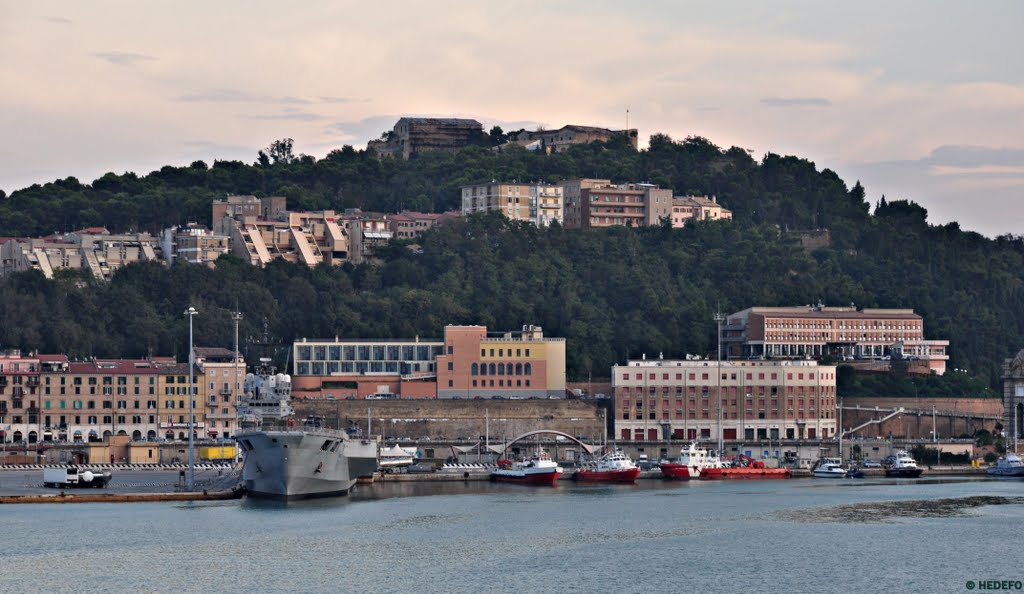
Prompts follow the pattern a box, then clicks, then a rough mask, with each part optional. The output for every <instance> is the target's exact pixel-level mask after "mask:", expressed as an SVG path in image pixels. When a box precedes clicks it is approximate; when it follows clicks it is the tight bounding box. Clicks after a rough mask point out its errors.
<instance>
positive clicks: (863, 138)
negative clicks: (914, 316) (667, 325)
mask: <svg viewBox="0 0 1024 594" xmlns="http://www.w3.org/2000/svg"><path fill="white" fill-rule="evenodd" d="M1022 25H1024V2H1019V1H1016V0H1006V1H987V2H979V3H967V2H946V1H936V0H928V1H905V2H889V1H886V2H880V1H860V2H856V3H854V2H846V3H837V2H820V1H807V2H796V1H775V2H753V1H750V2H734V1H730V0H722V1H718V2H683V1H679V0H675V1H665V2H661V1H651V2H643V1H637V2H621V1H603V0H589V1H582V2H576V1H563V2H542V1H536V2H533V1H523V2H500V3H499V2H451V1H447V0H432V1H430V2H392V1H391V0H377V1H375V2H343V1H323V2H321V1H316V0H306V1H303V2H297V3H284V2H279V1H275V2H268V1H265V0H247V1H246V2H236V1H234V0H222V1H218V2H208V1H193V0H179V1H176V2H137V1H130V2H129V1H120V2H112V1H106V0H91V1H90V2H80V1H77V0H76V1H66V2H61V1H53V2H22V1H17V0H0V137H2V138H3V142H0V189H2V190H4V191H6V192H7V193H8V194H10V193H11V192H12V191H14V190H17V189H19V188H22V187H25V186H28V185H30V184H33V183H45V182H48V181H53V180H55V179H59V178H64V177H67V176H75V177H77V178H78V179H79V180H80V181H82V182H91V181H92V180H94V179H96V178H98V177H100V176H102V175H103V174H104V173H106V172H108V171H113V172H116V173H123V172H125V171H134V172H136V173H138V174H140V175H144V174H146V173H148V172H150V171H153V170H156V169H159V168H160V167H162V166H163V165H187V164H189V163H191V162H192V161H194V160H197V159H202V160H204V161H206V162H207V163H212V162H213V161H214V160H215V159H240V160H243V161H246V162H250V163H251V162H254V161H255V160H256V154H257V151H258V150H260V149H261V148H264V147H266V146H268V145H269V144H270V143H271V142H272V141H274V140H276V139H280V138H293V139H294V140H295V150H296V152H300V153H306V154H309V155H313V156H315V157H322V156H324V155H326V154H327V153H328V152H330V151H331V150H333V149H335V148H340V147H341V146H343V145H345V144H350V145H353V146H355V147H356V148H365V146H366V142H367V141H368V140H370V139H372V138H376V137H379V136H380V134H381V133H382V132H384V131H385V130H389V129H390V128H391V127H392V126H393V125H394V123H395V121H396V120H397V119H398V118H399V117H401V116H406V115H408V116H427V117H465V118H475V119H477V120H479V121H480V122H482V123H483V124H484V127H485V129H487V130H489V129H490V127H491V126H494V125H498V126H501V127H502V128H504V129H505V130H511V129H519V128H523V127H526V128H533V127H536V126H545V127H547V128H558V127H561V126H563V125H565V124H580V125H593V126H603V127H610V128H622V127H625V126H626V122H627V111H628V124H629V126H630V127H635V128H638V129H639V131H640V137H641V139H642V142H641V146H643V145H644V143H645V140H646V139H647V138H648V137H649V136H650V135H651V134H655V133H664V134H668V135H669V136H671V137H672V138H674V139H680V140H681V139H684V138H686V137H687V136H703V137H705V138H707V139H709V140H710V141H711V142H713V143H715V144H717V145H718V146H720V147H722V148H728V147H730V146H739V147H742V148H745V149H750V150H751V151H752V152H753V154H754V156H755V157H757V158H760V157H761V156H763V155H764V154H765V153H767V152H773V153H778V154H784V155H796V156H799V157H803V158H806V159H808V160H811V161H813V162H814V163H815V164H816V165H817V166H818V168H819V169H825V168H828V169H832V170H833V171H836V172H837V173H838V174H839V175H840V176H841V177H842V178H843V179H844V180H845V181H846V182H847V184H848V185H850V186H852V185H853V183H854V182H855V181H857V180H860V181H861V183H862V184H863V185H864V187H865V189H866V191H867V197H868V199H869V200H870V201H871V203H872V204H874V203H875V202H876V201H877V200H878V199H879V198H880V197H881V196H882V195H885V196H886V198H887V199H889V200H894V199H908V200H913V201H915V202H917V203H919V204H921V205H922V206H924V207H925V208H927V209H928V211H929V221H930V222H932V223H935V224H944V223H948V222H950V221H957V222H958V223H959V224H960V226H961V228H963V229H965V230H972V231H977V232H979V233H982V234H984V235H987V236H990V237H994V236H997V235H1002V234H1006V233H1012V234H1014V235H1021V234H1024V58H1022V56H1024V35H1021V34H1020V29H1021V26H1022ZM619 181H642V180H619Z"/></svg>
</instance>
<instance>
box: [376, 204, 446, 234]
mask: <svg viewBox="0 0 1024 594" xmlns="http://www.w3.org/2000/svg"><path fill="white" fill-rule="evenodd" d="M458 215H459V213H454V214H453V213H444V214H437V213H428V212H415V211H411V210H406V211H402V212H401V213H398V214H393V215H388V228H389V229H390V231H391V236H392V237H394V238H395V239H416V238H418V237H420V236H421V235H423V233H424V232H425V231H427V230H429V229H431V228H433V226H434V225H436V224H438V223H440V222H442V221H443V220H445V219H446V218H451V217H452V216H458Z"/></svg>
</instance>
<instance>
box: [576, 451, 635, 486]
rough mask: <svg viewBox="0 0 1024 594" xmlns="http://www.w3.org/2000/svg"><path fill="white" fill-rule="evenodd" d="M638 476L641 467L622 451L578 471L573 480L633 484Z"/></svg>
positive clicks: (609, 454) (601, 458) (603, 457)
mask: <svg viewBox="0 0 1024 594" xmlns="http://www.w3.org/2000/svg"><path fill="white" fill-rule="evenodd" d="M638 476H640V467H639V466H637V465H636V464H634V463H633V461H632V460H630V459H629V458H628V457H627V456H626V455H625V454H623V453H622V450H615V451H614V452H611V453H608V454H605V455H604V456H601V457H600V458H598V460H597V463H596V464H594V465H590V466H584V467H583V468H581V469H579V470H577V471H576V472H575V473H574V474H573V475H572V478H574V479H576V480H578V481H600V482H605V483H633V482H636V477H638Z"/></svg>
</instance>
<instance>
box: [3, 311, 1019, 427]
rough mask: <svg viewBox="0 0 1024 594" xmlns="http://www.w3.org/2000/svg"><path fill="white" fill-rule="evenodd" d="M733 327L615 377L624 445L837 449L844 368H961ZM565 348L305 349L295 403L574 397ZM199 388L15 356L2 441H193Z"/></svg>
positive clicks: (810, 319) (844, 331) (96, 364)
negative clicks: (800, 442) (740, 442)
mask: <svg viewBox="0 0 1024 594" xmlns="http://www.w3.org/2000/svg"><path fill="white" fill-rule="evenodd" d="M724 321H725V326H724V329H726V333H725V334H724V336H723V342H724V344H725V348H724V350H723V354H724V357H723V359H722V360H710V359H708V358H701V357H686V358H684V359H676V360H671V359H670V360H665V359H663V358H662V357H660V356H659V358H658V359H657V360H647V358H646V357H642V358H641V359H639V360H630V361H627V362H625V363H624V364H620V365H615V366H613V367H612V369H611V378H612V389H613V401H614V431H615V435H616V436H617V437H618V438H619V439H622V440H656V439H663V438H668V437H675V438H680V439H697V438H705V437H709V436H716V435H718V434H719V430H720V429H721V432H722V434H723V435H724V437H725V439H780V438H781V439H819V438H829V437H832V436H833V435H834V434H835V431H836V421H835V410H836V367H837V364H836V362H835V360H836V359H837V358H838V359H842V360H844V361H845V362H847V363H851V364H862V363H863V364H867V365H883V366H887V365H888V364H889V363H890V360H891V359H890V357H892V356H894V355H895V356H905V357H908V358H910V357H913V358H912V359H911V361H913V362H915V363H916V364H919V365H920V367H921V369H920V370H921V371H922V372H925V373H936V374H939V373H942V372H944V371H945V362H946V360H947V359H948V357H947V355H946V353H945V349H946V348H947V347H948V344H949V343H948V341H944V340H924V339H923V320H922V319H921V316H919V315H917V314H915V313H913V311H912V310H878V309H861V310H857V309H854V308H845V307H843V308H830V307H825V306H805V307H788V308H761V307H755V308H749V309H746V310H743V311H740V312H736V313H734V314H731V315H729V316H726V317H724ZM565 340H566V339H565V338H560V337H549V336H545V335H544V331H543V329H542V328H541V327H539V326H533V325H526V326H523V327H522V329H521V330H517V331H504V332H489V331H488V329H487V328H486V327H485V326H446V327H445V328H444V332H443V337H442V338H440V339H426V340H424V339H421V338H419V337H415V338H412V339H406V340H401V339H399V340H395V339H360V338H340V337H334V338H333V339H308V338H302V339H299V340H297V341H295V343H294V344H293V345H292V352H291V355H290V360H291V361H292V362H293V363H292V365H293V367H292V369H291V372H292V375H291V381H292V393H293V397H295V398H314V399H328V400H343V399H344V400H356V399H359V400H363V399H391V398H402V399H409V398H412V399H417V398H431V399H473V400H476V399H480V400H485V399H495V398H500V399H505V398H508V399H525V398H562V397H565V396H567V395H569V393H568V392H567V390H566V348H565V345H566V343H565ZM776 347H779V348H776ZM886 353H888V354H886ZM901 353H902V354H901ZM907 353H918V354H916V355H909V354H907ZM194 354H195V359H194V360H195V366H194V367H193V368H192V370H191V371H192V376H193V379H192V382H193V397H194V406H195V421H196V428H197V429H196V431H197V437H200V438H218V437H230V436H231V435H232V434H233V433H234V432H235V430H236V424H235V423H236V421H235V417H236V413H237V404H238V401H239V399H240V398H241V396H242V395H243V393H242V390H243V389H244V377H245V366H246V363H245V361H244V359H243V358H241V357H240V356H236V354H235V353H234V352H233V351H229V350H225V349H213V348H197V349H195V353H194ZM847 358H849V360H848V359H847ZM1018 359H1021V358H1020V357H1018ZM1021 360H1024V359H1021ZM1018 367H1021V364H1019V362H1018ZM188 376H189V367H188V365H187V364H179V363H176V362H175V361H174V360H173V359H170V358H150V359H145V360H90V361H82V362H76V361H69V360H68V358H67V357H66V356H64V355H25V356H23V355H21V354H20V353H7V354H4V355H2V356H0V439H3V440H5V441H10V440H15V441H21V440H27V441H30V442H32V441H47V440H76V439H82V440H88V439H89V438H90V437H95V438H102V437H103V436H108V435H127V436H130V437H131V438H132V439H182V438H185V437H186V436H187V433H186V429H185V428H186V427H187V424H188V417H187V415H188V386H189V383H188ZM1021 385H1024V383H1022V384H1021ZM1020 390H1024V388H1020V389H1019V390H1018V391H1020ZM1022 393H1024V392H1022Z"/></svg>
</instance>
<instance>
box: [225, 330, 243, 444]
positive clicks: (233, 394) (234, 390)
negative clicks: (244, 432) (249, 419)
mask: <svg viewBox="0 0 1024 594" xmlns="http://www.w3.org/2000/svg"><path fill="white" fill-rule="evenodd" d="M231 319H232V320H234V321H235V365H234V372H235V377H234V378H232V381H231V400H232V402H231V406H230V407H229V408H228V410H234V411H235V417H234V420H235V421H236V422H235V423H234V424H236V425H237V420H238V384H239V380H238V359H239V358H240V357H239V354H238V323H239V322H241V321H242V312H240V311H236V312H234V313H233V314H231ZM236 429H237V427H235V426H232V427H231V433H234V432H235V430H236ZM235 450H236V451H237V448H236V449H235Z"/></svg>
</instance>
